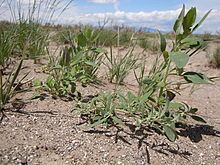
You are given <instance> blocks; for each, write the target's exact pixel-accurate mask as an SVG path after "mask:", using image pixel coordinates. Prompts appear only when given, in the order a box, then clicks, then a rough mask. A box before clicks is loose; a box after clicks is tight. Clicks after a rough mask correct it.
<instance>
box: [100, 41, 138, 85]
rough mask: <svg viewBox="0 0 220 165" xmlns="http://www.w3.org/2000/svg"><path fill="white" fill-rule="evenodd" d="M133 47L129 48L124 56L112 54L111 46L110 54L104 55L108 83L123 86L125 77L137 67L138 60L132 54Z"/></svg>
mask: <svg viewBox="0 0 220 165" xmlns="http://www.w3.org/2000/svg"><path fill="white" fill-rule="evenodd" d="M134 48H135V45H134V46H129V50H128V51H127V53H126V54H125V55H124V56H120V54H118V55H115V54H113V50H112V46H111V47H110V54H107V53H106V54H105V57H106V59H107V62H105V63H104V64H105V66H107V68H108V73H107V75H108V80H109V82H110V83H116V84H118V85H119V84H123V83H124V79H125V78H126V77H127V75H128V74H129V73H130V72H131V71H132V70H133V69H135V68H136V67H137V61H138V58H137V57H136V56H135V55H134V54H133V51H134Z"/></svg>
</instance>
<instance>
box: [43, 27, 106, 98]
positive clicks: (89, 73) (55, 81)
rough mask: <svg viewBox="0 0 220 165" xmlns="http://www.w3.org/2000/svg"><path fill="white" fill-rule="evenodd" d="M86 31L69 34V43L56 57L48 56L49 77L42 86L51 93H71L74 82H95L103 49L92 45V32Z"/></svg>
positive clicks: (74, 86)
mask: <svg viewBox="0 0 220 165" xmlns="http://www.w3.org/2000/svg"><path fill="white" fill-rule="evenodd" d="M86 32H87V33H86V34H84V33H79V34H77V35H71V37H72V36H74V38H71V37H70V39H71V40H70V41H71V45H69V46H65V47H64V48H63V49H62V50H61V51H60V53H59V56H58V57H54V56H51V55H50V56H49V57H50V58H49V63H48V68H49V77H48V79H47V81H46V83H45V85H44V86H45V89H46V90H47V91H49V92H50V93H51V94H52V95H58V96H67V95H73V94H74V92H75V91H76V82H80V83H81V84H82V85H83V86H86V85H87V84H90V83H95V82H97V76H96V74H97V70H98V69H99V66H100V65H101V63H102V54H103V50H102V49H99V48H97V47H93V42H92V41H94V42H95V40H92V39H91V38H93V35H92V32H88V31H86ZM94 39H95V38H94ZM48 52H49V51H48Z"/></svg>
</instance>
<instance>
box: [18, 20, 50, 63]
mask: <svg viewBox="0 0 220 165" xmlns="http://www.w3.org/2000/svg"><path fill="white" fill-rule="evenodd" d="M15 29H16V31H15V36H16V40H15V44H16V47H15V51H14V52H15V53H16V54H18V55H21V56H22V57H23V58H28V59H34V60H36V59H37V58H39V57H40V56H42V55H44V54H45V52H46V46H48V38H49V34H48V33H46V32H45V31H44V30H43V29H42V27H41V25H40V24H38V23H35V22H27V21H24V22H22V21H21V22H19V23H18V24H17V25H16V28H15Z"/></svg>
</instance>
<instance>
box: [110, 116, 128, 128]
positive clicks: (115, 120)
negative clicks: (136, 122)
mask: <svg viewBox="0 0 220 165" xmlns="http://www.w3.org/2000/svg"><path fill="white" fill-rule="evenodd" d="M112 120H113V121H114V123H115V124H119V125H122V126H125V124H124V123H123V121H122V120H121V119H119V118H118V117H116V116H112Z"/></svg>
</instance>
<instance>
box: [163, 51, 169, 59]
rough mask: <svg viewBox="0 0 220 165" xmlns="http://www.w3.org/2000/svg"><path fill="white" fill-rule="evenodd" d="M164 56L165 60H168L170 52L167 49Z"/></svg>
mask: <svg viewBox="0 0 220 165" xmlns="http://www.w3.org/2000/svg"><path fill="white" fill-rule="evenodd" d="M163 58H164V60H165V61H167V59H168V58H169V53H168V52H167V51H164V52H163Z"/></svg>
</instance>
